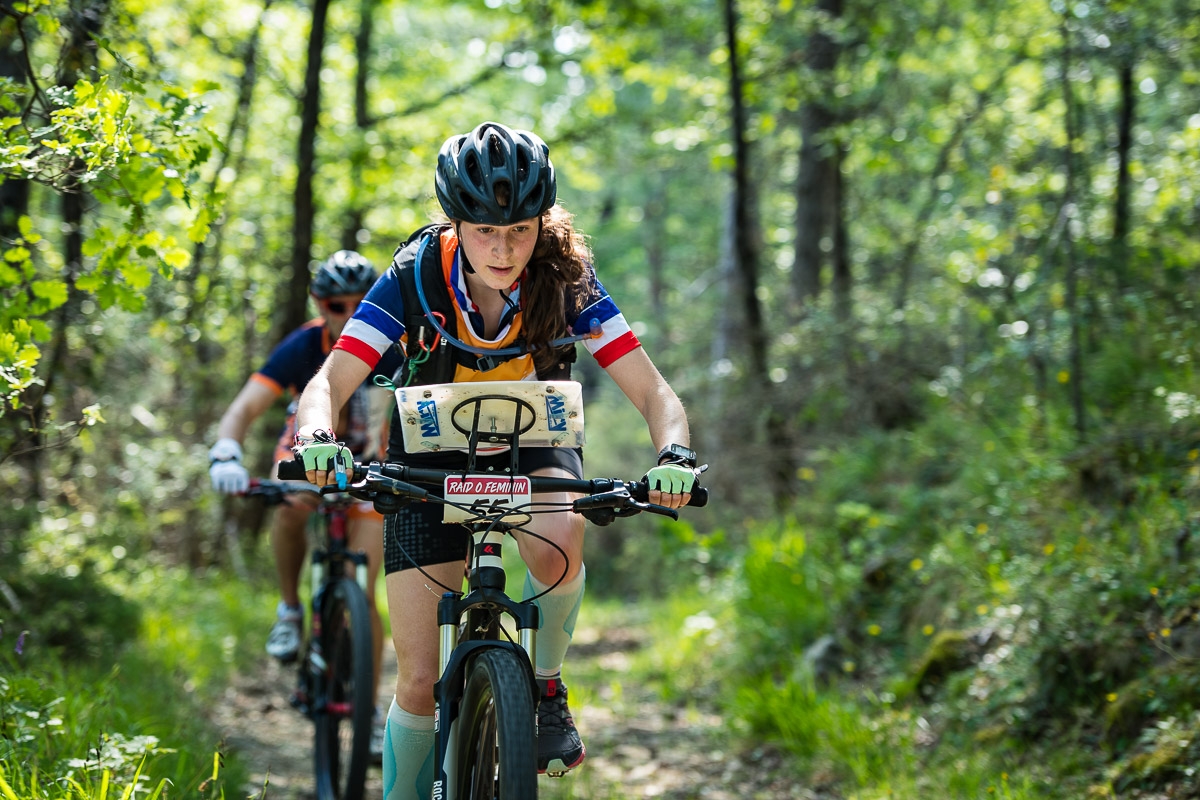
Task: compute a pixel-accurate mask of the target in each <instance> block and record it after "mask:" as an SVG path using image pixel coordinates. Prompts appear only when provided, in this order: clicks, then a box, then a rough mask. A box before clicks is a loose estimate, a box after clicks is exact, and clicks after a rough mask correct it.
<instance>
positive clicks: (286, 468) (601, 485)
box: [279, 461, 708, 517]
mask: <svg viewBox="0 0 1200 800" xmlns="http://www.w3.org/2000/svg"><path fill="white" fill-rule="evenodd" d="M462 474H463V471H462V470H448V469H429V468H425V467H410V466H407V465H405V464H399V463H396V462H392V461H383V462H379V461H372V462H369V463H361V462H357V461H356V462H354V470H353V474H352V475H351V476H350V483H351V484H352V487H350V488H357V489H360V490H366V491H369V492H376V493H381V494H391V495H394V496H397V497H405V498H408V499H412V500H427V499H429V496H430V492H429V491H428V490H427V489H423V488H421V487H420V486H417V485H416V484H425V485H428V486H439V487H440V486H442V485H443V483H444V481H445V480H446V478H448V477H452V476H455V475H462ZM279 477H280V478H281V479H282V480H300V481H302V480H306V479H307V476H306V474H305V470H304V462H302V461H281V462H279ZM527 477H528V478H529V482H530V489H531V491H532V492H534V493H535V494H536V493H543V492H566V493H571V494H582V495H585V496H584V497H581V498H579V499H577V500H576V501H575V502H574V504H573V506H572V510H574V511H578V512H580V513H583V512H585V511H594V510H600V509H606V508H607V509H613V510H615V511H617V512H618V515H620V513H619V512H621V511H624V512H626V513H628V514H635V513H638V512H640V511H650V512H653V513H660V514H661V513H665V512H671V511H672V509H668V508H666V507H663V506H654V505H650V503H649V496H650V489H649V486H648V485H647V484H646V482H645V481H640V480H634V481H622V480H617V479H615V478H591V479H586V478H556V477H550V476H544V475H530V476H527ZM364 484H365V485H364ZM326 488H333V489H334V490H336V487H326ZM687 504H688V505H689V506H692V507H697V508H698V507H702V506H705V505H707V504H708V490H707V489H705V488H704V487H702V486H696V487H694V488H693V489H692V492H691V499H690V500H689V501H688V503H687ZM666 515H667V516H672V517H674V516H676V515H675V514H674V513H668V514H666Z"/></svg>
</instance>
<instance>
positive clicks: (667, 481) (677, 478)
mask: <svg viewBox="0 0 1200 800" xmlns="http://www.w3.org/2000/svg"><path fill="white" fill-rule="evenodd" d="M646 485H647V486H648V487H649V489H650V491H652V492H653V491H654V490H656V489H657V490H658V491H660V492H665V493H667V494H689V493H690V492H691V491H692V487H693V486H695V485H696V472H695V470H693V469H692V468H691V467H685V466H681V465H680V464H663V465H662V466H661V467H655V468H654V469H652V470H650V471H649V472H647V473H646Z"/></svg>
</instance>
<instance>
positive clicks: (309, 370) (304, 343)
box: [250, 318, 400, 460]
mask: <svg viewBox="0 0 1200 800" xmlns="http://www.w3.org/2000/svg"><path fill="white" fill-rule="evenodd" d="M331 349H332V342H330V339H329V331H328V329H327V328H326V327H325V320H323V319H320V318H317V319H314V320H311V321H309V322H307V323H305V324H304V325H302V326H300V327H299V328H297V329H296V330H294V331H292V332H291V333H290V334H288V335H287V336H285V337H284V339H283V341H282V342H280V343H279V344H278V345H277V346H276V347H275V349H274V350H272V351H271V355H270V356H268V357H267V363H265V364H264V365H263V366H262V368H261V369H259V370H258V371H257V372H255V373H254V374H253V375H251V376H250V379H251V380H253V381H256V382H257V383H260V384H262V385H263V386H266V387H267V388H268V389H270V390H271V391H272V392H274V393H275V395H276V396H278V395H281V394H283V393H284V392H287V394H288V396H289V397H290V398H291V399H293V400H294V399H295V398H297V397H299V396H300V394H301V392H303V391H304V387H305V386H307V385H308V382H309V381H310V380H312V377H313V375H315V374H316V373H317V370H318V369H320V368H321V364H323V363H324V362H325V357H326V356H328V355H329V351H330V350H331ZM374 366H375V370H374V371H373V373H372V378H373V377H374V376H375V375H377V374H382V375H385V376H386V377H388V378H391V377H392V376H393V374H394V373H395V371H396V369H397V368H398V367H399V366H400V357H399V355H398V354H397V353H396V352H395V351H394V350H393V351H392V352H391V353H384V354H382V357H381V358H380V359H379V360H378V362H377V363H376V364H375V365H374ZM370 381H371V378H368V380H367V381H365V382H364V383H363V384H362V385H361V386H359V387H358V389H356V390H355V392H354V395H353V396H352V397H351V398H350V400H348V401H347V403H346V412H345V414H344V415H343V424H342V425H341V426H340V428H341V429H340V430H338V432H337V433H338V437H339V438H340V439H342V440H343V441H344V442H345V443H346V446H347V447H349V448H350V450H351V452H353V453H354V454H355V455H356V456H360V457H361V456H363V455H369V457H375V456H373V455H370V454H365V453H364V449H365V448H366V446H367V443H368V442H369V441H371V440H372V439H375V440H378V432H376V436H375V437H372V436H370V435H369V434H368V426H369V425H370V424H372V421H371V420H370V419H369V414H368V411H367V409H368V402H367V397H366V392H367V391H368V384H369V383H370ZM379 391H382V390H379ZM294 416H295V413H294V409H292V408H289V413H288V419H287V422H286V424H285V426H284V431H283V433H282V434H281V436H280V439H279V445H278V447H277V448H276V459H277V460H281V459H291V457H292V455H291V445H292V437H293V435H294V433H295V431H294Z"/></svg>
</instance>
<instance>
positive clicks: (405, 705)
mask: <svg viewBox="0 0 1200 800" xmlns="http://www.w3.org/2000/svg"><path fill="white" fill-rule="evenodd" d="M435 682H436V676H435V675H433V673H429V674H426V675H412V676H411V677H410V676H406V675H405V674H404V671H403V670H401V673H400V677H398V678H397V679H396V704H397V705H398V706H400V708H402V709H404V710H405V711H407V712H408V713H409V714H416V715H417V716H423V717H427V716H430V715H432V714H433V705H434V704H433V684H434V683H435Z"/></svg>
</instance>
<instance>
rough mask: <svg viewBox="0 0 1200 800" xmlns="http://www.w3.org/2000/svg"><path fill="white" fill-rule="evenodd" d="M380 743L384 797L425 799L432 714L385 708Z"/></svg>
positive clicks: (430, 784)
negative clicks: (385, 713) (385, 718)
mask: <svg viewBox="0 0 1200 800" xmlns="http://www.w3.org/2000/svg"><path fill="white" fill-rule="evenodd" d="M383 741H384V745H383V797H384V800H427V798H428V797H429V796H430V794H432V792H433V717H418V716H417V715H415V714H409V713H408V712H407V711H405V710H404V709H402V708H400V706H398V705H396V699H395V698H394V697H393V698H392V706H391V708H389V709H388V715H387V726H386V727H385V728H384V740H383Z"/></svg>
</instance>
